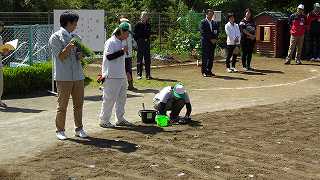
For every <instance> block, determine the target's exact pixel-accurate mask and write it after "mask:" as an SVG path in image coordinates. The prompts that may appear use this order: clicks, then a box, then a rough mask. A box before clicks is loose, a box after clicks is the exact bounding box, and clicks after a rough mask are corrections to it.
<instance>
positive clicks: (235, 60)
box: [231, 54, 238, 69]
mask: <svg viewBox="0 0 320 180" xmlns="http://www.w3.org/2000/svg"><path fill="white" fill-rule="evenodd" d="M237 57H238V55H235V54H233V55H232V62H231V67H232V68H234V69H235V68H236V63H237Z"/></svg>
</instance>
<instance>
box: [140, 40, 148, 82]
mask: <svg viewBox="0 0 320 180" xmlns="http://www.w3.org/2000/svg"><path fill="white" fill-rule="evenodd" d="M137 46H138V53H137V75H138V76H142V70H143V64H144V65H145V70H146V76H147V77H150V76H151V72H150V69H151V56H150V40H149V39H138V40H137ZM143 60H144V63H143Z"/></svg>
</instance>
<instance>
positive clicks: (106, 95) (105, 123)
mask: <svg viewBox="0 0 320 180" xmlns="http://www.w3.org/2000/svg"><path fill="white" fill-rule="evenodd" d="M128 36H129V24H128V23H126V22H123V23H121V24H120V25H119V27H118V28H117V30H116V31H115V33H114V35H112V36H111V37H110V38H109V39H108V40H107V42H106V44H105V47H104V52H103V62H102V73H101V74H102V77H103V78H104V79H105V80H104V83H103V86H104V87H103V97H102V99H103V101H102V106H101V113H100V126H101V127H103V128H112V127H114V125H113V124H111V122H110V120H111V114H112V110H113V107H114V106H115V108H116V120H117V122H116V125H117V126H130V125H132V124H131V123H130V122H128V121H127V120H126V119H125V118H124V114H125V109H124V108H125V104H126V100H127V75H126V71H125V54H126V53H128V47H127V46H123V44H122V41H125V40H126V39H127V38H128Z"/></svg>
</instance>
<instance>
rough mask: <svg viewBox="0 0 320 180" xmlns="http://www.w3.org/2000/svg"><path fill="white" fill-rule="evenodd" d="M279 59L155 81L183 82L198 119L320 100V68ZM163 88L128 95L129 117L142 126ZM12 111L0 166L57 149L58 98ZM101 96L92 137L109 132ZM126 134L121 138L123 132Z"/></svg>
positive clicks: (167, 74) (4, 122)
mask: <svg viewBox="0 0 320 180" xmlns="http://www.w3.org/2000/svg"><path fill="white" fill-rule="evenodd" d="M282 64H283V62H282V61H281V60H279V59H263V58H256V60H255V66H256V68H257V69H258V72H256V73H247V74H244V73H235V74H227V73H225V70H224V66H223V65H222V64H216V65H215V70H216V74H217V75H218V76H217V77H216V78H210V79H203V78H202V77H201V76H200V73H199V68H198V67H196V66H189V67H176V68H166V69H159V70H154V73H153V76H154V77H157V78H159V80H156V81H153V82H154V83H157V81H159V82H160V81H164V80H165V79H167V81H168V79H171V81H173V80H177V81H182V82H183V83H185V84H186V86H187V87H188V89H190V96H191V99H192V104H193V110H194V111H193V114H199V113H205V112H213V111H218V110H225V109H236V108H241V107H250V106H256V105H264V104H273V103H277V102H283V101H286V100H290V99H298V98H302V97H305V96H309V95H314V94H318V93H319V90H320V79H319V77H320V67H319V66H318V64H311V63H309V64H307V65H301V66H295V65H291V66H284V65H282ZM159 88H161V87H157V88H152V89H146V90H141V92H140V93H133V92H129V94H128V97H129V98H128V101H127V107H126V109H127V115H126V116H127V117H128V119H129V120H130V121H132V122H138V121H139V117H138V116H137V111H138V110H139V109H141V103H142V102H144V103H146V107H149V108H151V107H152V106H151V101H152V100H151V99H152V97H153V96H154V93H155V92H156V91H157V89H159ZM6 102H7V104H8V105H9V106H10V108H8V109H7V110H0V137H1V138H0V151H1V154H0V164H1V163H8V162H11V161H12V162H13V161H17V160H18V159H19V158H25V157H32V156H34V155H37V154H39V153H40V152H42V151H44V150H46V149H47V148H48V147H51V146H54V145H55V144H56V142H57V140H56V138H55V133H54V132H55V125H54V119H55V106H56V98H55V97H53V96H47V97H37V98H27V99H12V100H7V101H6ZM100 106H101V102H100V92H99V91H98V90H96V89H93V88H87V89H86V101H85V106H84V124H85V127H86V130H87V131H88V133H89V134H95V133H98V132H102V131H106V130H104V129H101V128H100V127H98V113H99V111H100ZM71 109H72V108H69V111H68V117H67V118H68V120H67V134H68V135H69V136H72V135H73V121H72V112H71ZM120 133H121V132H120Z"/></svg>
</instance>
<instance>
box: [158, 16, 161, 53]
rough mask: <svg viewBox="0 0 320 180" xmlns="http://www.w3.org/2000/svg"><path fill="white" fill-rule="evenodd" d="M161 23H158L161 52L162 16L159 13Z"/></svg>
mask: <svg viewBox="0 0 320 180" xmlns="http://www.w3.org/2000/svg"><path fill="white" fill-rule="evenodd" d="M158 20H159V22H158V31H159V32H158V33H159V47H160V51H161V14H160V12H159V19H158Z"/></svg>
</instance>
